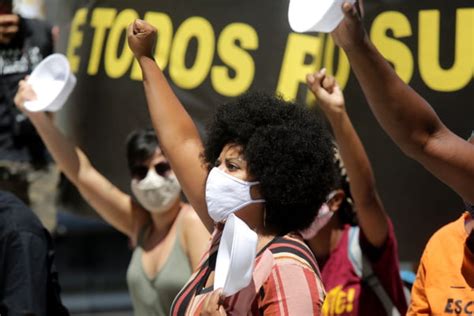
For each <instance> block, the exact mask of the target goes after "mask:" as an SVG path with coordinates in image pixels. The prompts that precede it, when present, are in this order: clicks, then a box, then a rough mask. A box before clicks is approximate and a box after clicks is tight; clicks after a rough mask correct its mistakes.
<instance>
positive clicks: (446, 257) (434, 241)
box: [407, 213, 474, 316]
mask: <svg viewBox="0 0 474 316" xmlns="http://www.w3.org/2000/svg"><path fill="white" fill-rule="evenodd" d="M469 218H470V217H469V215H468V213H465V214H463V215H462V216H461V217H460V218H459V219H458V220H456V221H454V222H452V223H450V224H448V225H446V226H444V227H442V228H441V229H440V230H438V231H437V232H436V233H435V234H434V235H433V236H432V237H431V239H430V240H429V242H428V244H427V245H426V248H425V251H424V253H423V256H422V258H421V262H420V266H419V268H418V273H417V276H416V281H415V284H414V285H413V290H412V302H411V305H410V308H409V311H408V314H407V315H408V316H413V315H474V255H473V254H472V252H470V251H469V249H468V248H467V247H466V239H467V237H468V234H467V232H466V229H465V222H466V221H467V220H469Z"/></svg>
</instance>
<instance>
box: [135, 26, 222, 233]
mask: <svg viewBox="0 0 474 316" xmlns="http://www.w3.org/2000/svg"><path fill="white" fill-rule="evenodd" d="M155 43H156V29H155V28H154V27H153V26H151V25H150V24H148V23H146V22H144V21H141V20H136V21H135V22H134V23H132V24H131V25H130V26H129V29H128V44H129V46H130V48H131V50H132V51H133V53H134V55H135V58H136V59H137V60H138V62H139V64H140V67H141V69H142V73H143V85H144V88H145V95H146V98H147V103H148V109H149V111H150V116H151V119H152V122H153V127H154V128H155V131H156V134H157V137H158V139H159V141H160V146H161V149H162V150H163V152H164V154H165V155H166V157H167V158H168V160H169V162H170V164H171V166H172V168H173V170H174V172H175V174H176V177H177V178H178V179H179V182H180V183H181V187H182V188H183V191H184V193H185V195H186V197H187V198H188V200H189V202H190V203H191V205H192V206H193V207H194V209H195V210H196V213H197V214H198V215H199V217H200V218H201V221H202V222H203V223H204V225H205V226H206V228H207V229H208V230H209V232H211V231H212V230H213V228H214V223H213V221H212V219H211V218H210V217H209V214H208V213H207V205H206V199H205V184H206V179H207V174H208V171H207V168H206V166H204V165H203V163H202V161H201V158H200V155H201V153H202V152H203V145H202V141H201V138H200V136H199V133H198V130H197V128H196V126H195V125H194V122H193V121H192V119H191V117H190V116H189V114H188V113H187V112H186V110H185V109H184V107H183V105H182V104H181V103H180V101H179V100H178V98H177V97H176V95H175V94H174V92H173V90H172V89H171V87H170V86H169V84H168V82H167V80H166V78H165V76H164V75H163V73H162V71H161V69H160V68H159V67H158V65H157V64H156V62H155V60H154V59H153V49H154V47H155Z"/></svg>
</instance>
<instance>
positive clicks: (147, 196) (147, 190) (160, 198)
mask: <svg viewBox="0 0 474 316" xmlns="http://www.w3.org/2000/svg"><path fill="white" fill-rule="evenodd" d="M131 188H132V192H133V194H134V195H135V197H136V198H137V200H138V202H139V203H140V204H141V205H142V206H143V207H144V208H145V209H146V210H148V211H149V212H151V213H163V212H166V211H167V210H169V209H170V208H171V206H172V205H173V203H175V202H176V200H177V199H178V197H179V194H180V192H181V186H180V184H179V182H178V179H176V176H174V175H172V176H170V177H166V178H165V177H162V176H160V175H159V174H157V173H156V171H155V170H154V169H150V170H149V171H148V173H147V175H146V177H145V178H144V179H143V180H141V181H139V180H136V179H133V180H132V182H131Z"/></svg>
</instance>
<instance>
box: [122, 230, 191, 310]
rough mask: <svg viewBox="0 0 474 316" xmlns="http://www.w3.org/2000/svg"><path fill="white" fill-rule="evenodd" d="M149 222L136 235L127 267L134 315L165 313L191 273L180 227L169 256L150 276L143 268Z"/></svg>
mask: <svg viewBox="0 0 474 316" xmlns="http://www.w3.org/2000/svg"><path fill="white" fill-rule="evenodd" d="M149 227H150V224H148V225H146V226H145V227H144V228H143V229H142V231H141V232H140V234H139V236H138V242H137V247H136V248H135V250H134V251H133V255H132V259H131V261H130V264H129V266H128V270H127V283H128V289H129V293H130V297H131V299H132V303H133V310H134V315H136V316H145V315H146V316H167V315H169V312H170V307H171V304H172V303H173V300H174V298H175V297H176V295H177V294H178V292H179V291H180V290H181V288H182V287H183V286H184V285H185V284H186V282H187V281H188V279H189V277H190V276H191V273H192V271H191V265H190V263H189V259H188V257H187V255H186V253H185V252H184V250H183V248H182V246H181V242H180V238H179V235H180V234H179V227H178V229H177V232H176V234H177V237H176V240H175V242H174V245H173V248H172V250H171V252H170V254H169V257H168V259H167V260H166V262H165V264H164V265H163V267H162V268H161V270H160V271H159V272H158V273H157V275H156V276H155V277H154V278H152V279H150V278H149V277H148V276H147V274H146V273H145V270H144V269H143V263H142V254H143V247H142V246H143V238H144V236H145V233H146V231H147V230H148V228H149Z"/></svg>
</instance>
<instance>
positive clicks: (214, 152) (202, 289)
mask: <svg viewBox="0 0 474 316" xmlns="http://www.w3.org/2000/svg"><path fill="white" fill-rule="evenodd" d="M155 40H156V29H155V28H153V27H152V26H151V25H149V24H148V23H146V22H144V21H140V20H137V21H135V22H134V23H133V24H131V25H130V27H129V30H128V43H129V46H130V48H131V50H132V51H133V53H134V55H135V57H136V59H137V60H138V62H139V64H140V66H141V69H142V71H143V83H144V88H145V94H146V97H147V101H148V108H149V110H150V113H151V118H152V121H153V126H154V128H155V130H156V133H157V136H158V139H159V141H160V144H161V145H162V149H163V151H164V153H165V155H166V156H167V157H168V159H169V161H170V163H171V165H172V168H173V170H174V171H175V173H176V176H177V178H178V179H179V181H180V183H181V185H182V188H183V191H184V193H185V194H186V196H187V198H188V200H189V201H190V203H191V204H192V205H193V207H194V209H195V210H196V212H197V213H198V215H199V216H200V218H201V220H202V221H203V223H204V224H205V226H206V227H207V228H208V230H209V232H212V233H213V236H212V238H211V241H210V246H209V248H208V251H207V252H206V253H205V255H204V256H203V258H202V260H201V264H200V266H199V267H198V269H197V270H196V271H195V273H194V274H193V276H191V279H190V280H189V282H188V283H187V285H186V286H185V287H184V288H183V289H182V290H181V292H180V294H178V296H177V297H176V298H175V301H174V303H173V306H172V308H171V314H170V315H227V314H229V315H319V314H320V310H321V306H322V302H323V300H324V296H325V294H324V289H323V287H322V283H321V278H320V274H319V270H318V267H317V264H316V261H315V258H314V256H313V255H312V253H311V251H310V249H309V248H308V247H307V246H306V244H305V243H304V241H303V239H302V237H301V235H300V234H299V233H298V232H299V231H301V230H304V229H306V228H307V227H308V226H309V225H310V224H311V222H312V221H313V220H314V218H315V217H316V215H317V213H318V210H319V208H320V207H321V205H322V204H323V202H325V201H326V199H327V196H328V194H329V193H330V190H331V189H332V188H333V187H334V181H335V180H334V179H335V169H334V165H333V163H332V160H333V150H334V148H333V144H332V141H331V137H330V134H329V132H328V130H327V129H326V128H325V127H324V123H323V121H322V120H321V119H320V118H318V117H317V116H316V115H314V114H312V113H310V112H309V111H308V110H307V109H305V108H304V107H302V106H299V105H296V104H292V103H287V102H285V101H283V100H282V99H280V98H277V97H273V96H268V95H265V94H259V93H251V94H246V95H244V96H242V97H240V98H239V99H237V100H235V101H233V102H230V103H228V104H225V105H222V106H220V107H219V108H218V109H217V113H216V114H215V116H214V118H213V120H212V121H211V122H210V126H209V129H208V134H207V140H206V142H205V144H203V143H202V141H201V138H200V136H199V134H198V131H197V129H196V127H195V125H194V123H193V121H192V119H191V117H190V116H189V114H188V113H187V112H186V110H185V109H184V107H183V106H182V105H181V103H180V101H179V100H178V99H177V97H176V96H175V94H174V93H173V91H172V90H171V88H170V86H169V85H168V83H167V81H166V78H165V77H164V75H163V73H162V72H161V70H160V68H159V67H158V65H157V64H156V62H155V61H154V59H153V57H152V56H153V54H152V50H153V47H154V43H155ZM229 218H232V219H233V220H235V221H242V222H243V223H244V224H245V225H246V226H247V227H248V228H250V230H252V231H254V232H255V233H256V236H257V237H256V243H255V249H254V250H256V251H255V253H256V255H255V256H254V257H253V258H254V259H253V264H254V268H253V270H252V271H253V274H252V275H251V279H250V281H249V284H248V283H247V285H244V286H242V287H241V288H240V289H239V290H237V292H236V293H233V294H229V293H223V291H222V289H220V288H214V286H213V285H214V278H215V275H216V273H215V270H216V265H218V264H219V262H218V261H219V257H218V249H219V248H220V241H221V236H222V235H223V233H225V230H226V228H227V227H228V226H227V224H228V223H229V220H228V219H229ZM226 220H227V221H226ZM250 247H252V246H251V245H250V244H248V248H250ZM251 259H252V257H251ZM216 261H217V262H216ZM243 277H244V275H242V278H243Z"/></svg>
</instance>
